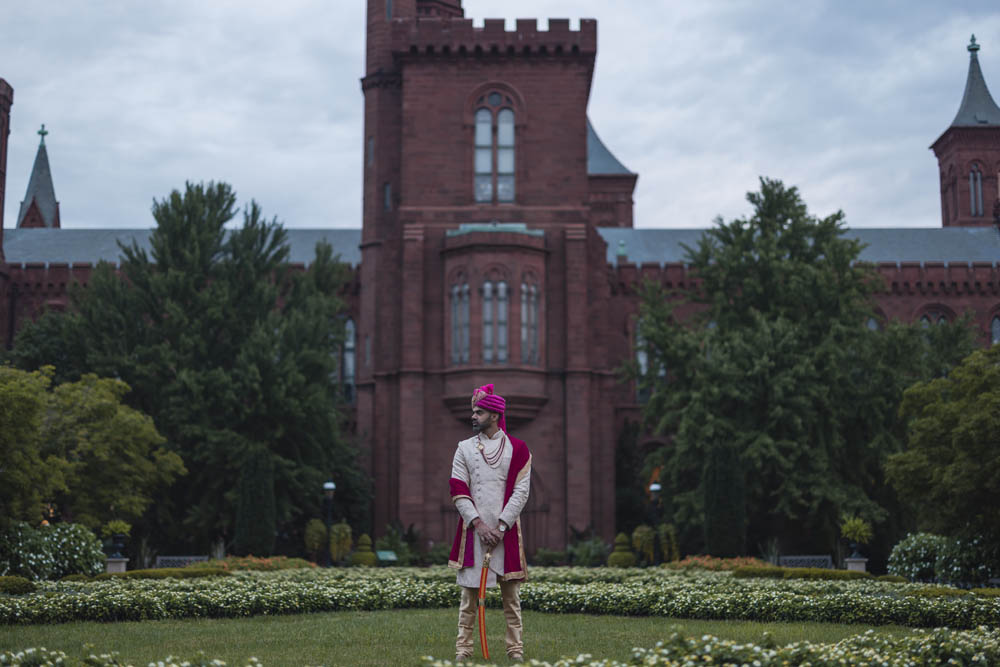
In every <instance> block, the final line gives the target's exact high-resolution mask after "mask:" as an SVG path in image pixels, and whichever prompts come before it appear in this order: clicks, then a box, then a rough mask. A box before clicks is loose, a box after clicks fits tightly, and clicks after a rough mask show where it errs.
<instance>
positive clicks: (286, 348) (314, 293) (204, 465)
mask: <svg viewBox="0 0 1000 667" xmlns="http://www.w3.org/2000/svg"><path fill="white" fill-rule="evenodd" d="M236 214H237V210H236V195H235V194H234V193H233V191H232V189H231V188H230V187H229V186H228V185H226V184H222V183H219V184H214V183H209V184H198V185H195V184H190V183H189V184H187V186H186V188H185V191H184V192H179V191H174V192H173V193H171V194H170V196H168V197H167V198H166V199H164V200H162V201H156V202H154V205H153V217H154V219H155V220H156V223H157V226H156V229H155V230H154V231H153V233H152V235H151V237H150V243H149V251H148V252H147V251H146V250H145V249H144V248H142V247H140V246H139V245H137V244H135V243H133V244H132V245H130V246H127V247H123V248H122V259H121V268H120V272H116V271H115V269H114V267H113V266H111V265H110V264H107V263H101V264H99V265H98V266H97V267H96V268H95V270H94V272H93V273H92V275H91V280H90V284H89V285H88V287H87V289H85V290H83V289H75V290H73V292H72V308H71V309H70V312H69V313H68V314H66V315H64V316H57V315H49V316H46V317H45V318H42V320H40V322H39V323H38V324H36V325H28V326H27V327H26V330H25V332H24V333H23V335H19V336H18V338H17V341H16V343H15V350H14V359H15V361H16V363H19V364H24V365H32V364H37V363H39V362H42V363H44V362H45V361H46V359H47V358H48V357H49V356H58V357H59V358H62V359H69V360H71V361H73V362H75V363H71V364H70V367H66V368H63V369H62V372H64V373H66V374H67V375H68V376H70V377H72V376H74V375H75V376H77V377H78V376H79V375H80V374H82V373H84V372H96V373H98V374H99V375H104V376H111V377H119V378H121V379H123V380H124V381H126V382H127V383H128V384H129V385H130V386H131V387H132V392H131V393H130V394H129V395H128V396H127V398H126V400H128V402H129V403H130V404H131V405H132V406H133V407H136V408H139V409H140V410H142V411H143V412H146V413H147V414H149V415H151V416H152V417H153V419H154V421H155V423H156V426H157V428H158V430H159V431H160V432H161V433H162V434H163V435H164V436H165V437H166V438H167V441H168V447H170V448H171V449H172V450H173V451H175V452H177V453H178V454H180V456H181V457H182V458H183V460H184V463H185V464H186V466H187V468H188V470H189V471H190V474H189V475H187V476H186V477H185V478H184V479H182V480H181V481H180V482H179V483H177V484H175V485H174V487H173V489H172V491H171V493H170V494H169V496H166V497H163V498H161V499H159V500H160V501H159V502H157V503H156V504H155V507H153V508H151V511H150V512H149V513H148V514H147V516H146V524H147V528H148V530H149V532H151V533H152V534H153V535H154V536H155V538H156V539H157V540H158V541H159V546H160V547H161V548H167V549H182V550H188V549H196V550H198V551H207V550H208V549H209V547H210V545H212V544H215V545H219V544H223V545H224V544H227V543H232V540H233V538H234V535H235V531H234V521H235V519H236V514H237V505H238V498H239V496H240V494H239V490H238V486H239V482H240V479H241V477H242V475H243V465H242V464H243V462H244V461H245V460H247V458H248V456H250V454H252V453H260V456H263V457H270V462H269V463H266V464H265V463H262V464H261V465H264V466H265V468H264V469H270V470H273V489H274V513H275V520H276V522H277V526H278V530H279V532H280V533H282V534H285V535H288V539H289V541H290V542H293V543H294V544H296V545H297V544H299V543H301V526H303V525H304V524H305V519H306V518H307V517H308V516H310V515H316V514H317V513H318V512H319V503H320V493H319V489H321V487H322V483H323V482H324V481H326V480H327V479H330V478H331V477H332V479H334V481H336V483H337V487H338V489H342V491H343V492H342V493H341V494H338V503H342V500H341V499H344V498H346V499H349V502H348V503H347V504H342V505H341V507H340V511H339V514H341V515H344V516H346V517H347V518H348V520H349V521H351V522H352V523H354V524H355V525H357V526H361V525H366V524H367V509H368V508H367V504H368V498H370V485H369V481H368V479H367V476H366V475H365V473H364V471H363V470H362V469H361V467H360V465H359V463H358V459H357V452H356V448H355V447H354V446H353V445H352V444H351V443H350V442H349V441H348V439H347V438H346V437H345V436H344V435H343V434H342V433H341V429H340V424H341V416H340V414H341V413H340V403H341V401H342V396H341V389H340V387H339V384H338V370H339V369H338V367H339V354H338V352H339V346H340V345H341V341H342V338H343V322H344V309H345V306H344V303H343V301H342V300H341V299H340V298H339V294H340V292H341V290H342V289H343V286H344V285H345V283H346V280H347V278H348V275H349V273H348V269H347V267H346V266H345V265H344V264H342V263H340V262H339V261H338V260H337V259H336V258H335V257H334V255H333V251H332V249H331V248H330V246H329V245H328V244H323V243H321V244H318V245H317V248H316V255H315V258H314V259H313V261H312V263H311V264H310V265H309V267H308V269H307V270H305V271H301V270H296V269H293V268H292V267H291V266H289V263H288V254H289V247H288V241H287V235H286V233H285V231H284V229H283V228H282V226H281V225H280V224H279V223H278V222H277V221H276V220H272V221H267V220H265V219H264V218H263V216H262V214H261V210H260V208H259V207H258V206H257V204H256V203H251V204H250V205H249V206H248V207H247V208H246V209H245V211H244V214H243V224H242V225H241V226H240V227H238V228H235V229H227V223H229V222H230V221H231V220H232V219H233V218H234V217H235V216H236ZM54 317H65V318H66V319H63V320H59V322H58V323H56V322H55V320H53V319H50V318H54ZM35 327H38V328H43V327H47V329H46V332H47V331H49V330H56V329H58V330H59V331H61V332H62V333H63V334H64V336H63V338H62V340H64V341H73V343H72V345H73V347H72V348H71V349H69V350H68V351H67V348H66V347H65V346H60V345H59V344H58V341H53V340H51V339H48V338H45V339H44V340H42V339H43V338H44V337H43V336H40V335H36V334H35V332H34V331H33V329H35ZM22 341H24V342H23V343H22ZM68 344H69V343H68V342H67V345H68Z"/></svg>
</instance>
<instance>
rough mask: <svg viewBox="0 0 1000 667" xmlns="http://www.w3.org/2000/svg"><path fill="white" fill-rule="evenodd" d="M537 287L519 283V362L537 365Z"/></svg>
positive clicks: (531, 284)
mask: <svg viewBox="0 0 1000 667" xmlns="http://www.w3.org/2000/svg"><path fill="white" fill-rule="evenodd" d="M538 296H539V295H538V286H537V285H535V283H534V282H531V281H530V280H525V281H524V282H522V283H521V362H522V363H525V364H536V365H537V364H538Z"/></svg>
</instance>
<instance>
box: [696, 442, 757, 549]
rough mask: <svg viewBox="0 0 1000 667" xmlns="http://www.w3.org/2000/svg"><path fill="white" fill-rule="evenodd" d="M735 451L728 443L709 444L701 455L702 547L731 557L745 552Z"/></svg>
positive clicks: (743, 502) (741, 481)
mask: <svg viewBox="0 0 1000 667" xmlns="http://www.w3.org/2000/svg"><path fill="white" fill-rule="evenodd" d="M743 487H744V479H743V466H742V465H741V464H740V459H739V452H737V451H736V450H735V448H734V447H733V446H732V445H731V444H730V443H728V442H727V443H720V444H717V445H715V446H712V447H709V448H708V449H707V451H706V456H705V472H704V483H703V488H704V492H705V550H706V551H708V553H710V554H712V555H713V556H719V557H720V558H732V557H734V556H743V555H745V553H746V530H747V528H746V497H745V496H744V489H743Z"/></svg>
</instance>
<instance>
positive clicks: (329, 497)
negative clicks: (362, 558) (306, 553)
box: [323, 480, 337, 567]
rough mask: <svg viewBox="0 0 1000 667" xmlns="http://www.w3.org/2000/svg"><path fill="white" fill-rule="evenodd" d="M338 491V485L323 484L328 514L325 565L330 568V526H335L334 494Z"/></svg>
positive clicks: (331, 483)
mask: <svg viewBox="0 0 1000 667" xmlns="http://www.w3.org/2000/svg"><path fill="white" fill-rule="evenodd" d="M336 491H337V485H336V484H335V483H334V482H333V480H330V481H328V482H324V483H323V509H324V510H325V513H326V549H324V550H323V552H324V556H323V565H324V566H325V567H330V565H332V564H333V554H331V553H330V526H331V525H333V494H334V493H336Z"/></svg>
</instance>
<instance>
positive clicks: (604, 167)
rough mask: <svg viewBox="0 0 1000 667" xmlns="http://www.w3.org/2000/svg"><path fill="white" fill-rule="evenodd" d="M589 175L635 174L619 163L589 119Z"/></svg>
mask: <svg viewBox="0 0 1000 667" xmlns="http://www.w3.org/2000/svg"><path fill="white" fill-rule="evenodd" d="M587 175H588V176H609V175H610V176H619V175H628V176H631V175H633V173H632V172H631V171H629V170H628V169H626V168H625V165H623V164H622V163H621V162H619V161H618V158H616V157H615V156H614V155H612V153H611V151H609V150H608V147H607V146H605V145H604V142H602V141H601V138H600V137H599V136H597V132H596V131H595V130H594V126H593V125H591V124H590V119H589V118H588V119H587Z"/></svg>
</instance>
